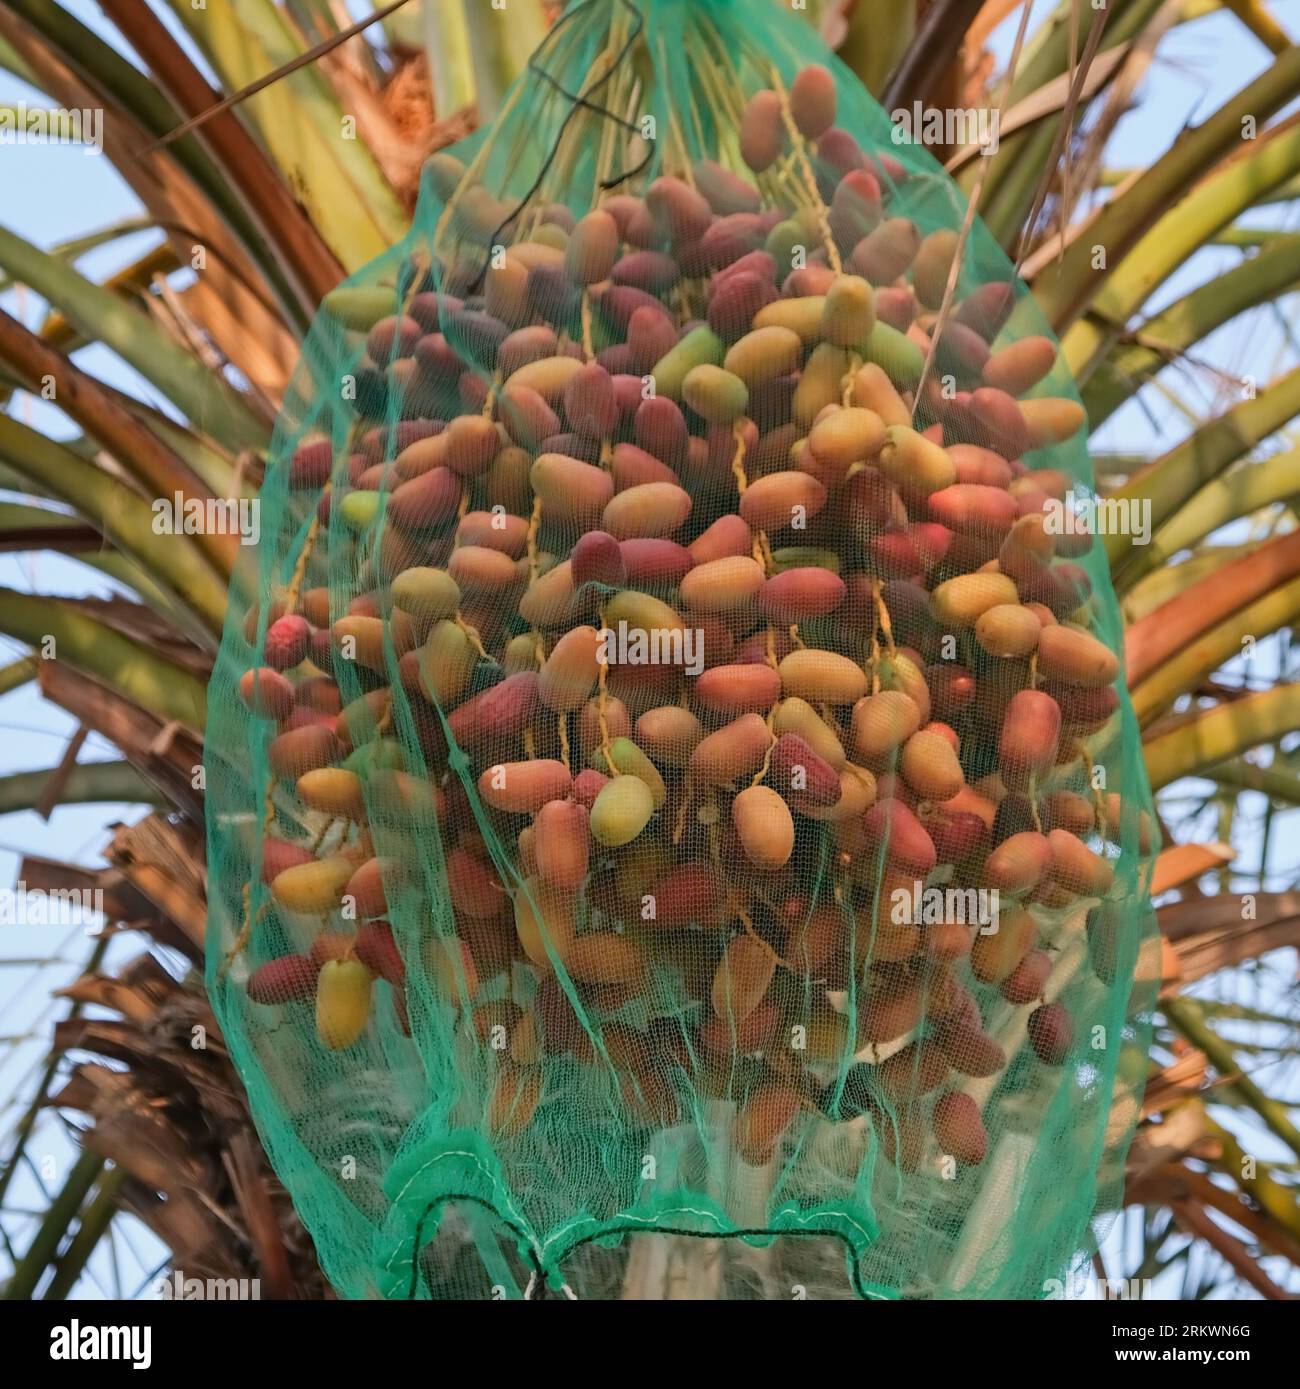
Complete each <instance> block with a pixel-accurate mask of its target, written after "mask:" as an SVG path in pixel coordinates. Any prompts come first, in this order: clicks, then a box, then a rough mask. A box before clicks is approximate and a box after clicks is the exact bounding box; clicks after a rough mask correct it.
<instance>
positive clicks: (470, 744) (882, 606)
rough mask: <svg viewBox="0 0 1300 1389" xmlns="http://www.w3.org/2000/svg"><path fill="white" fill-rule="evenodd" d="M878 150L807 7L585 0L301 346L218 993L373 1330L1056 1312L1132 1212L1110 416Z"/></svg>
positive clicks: (273, 488)
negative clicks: (1096, 481) (760, 1315)
mask: <svg viewBox="0 0 1300 1389" xmlns="http://www.w3.org/2000/svg"><path fill="white" fill-rule="evenodd" d="M892 131H893V126H892V125H891V122H890V120H889V118H888V116H887V115H886V113H885V112H884V111H883V110H882V109H881V108H880V106H879V105H878V104H877V103H875V102H874V101H873V100H872V99H871V98H870V97H869V96H868V95H867V94H866V92H865V91H864V90H863V89H862V88H861V87H860V86H859V85H857V83H856V82H855V81H854V80H853V78H852V76H851V75H850V74H849V73H848V71H847V70H846V69H844V68H843V67H842V66H840V65H839V64H838V63H836V61H835V60H834V59H833V58H832V57H831V56H830V54H829V53H828V52H827V51H826V50H825V49H824V48H823V46H822V45H821V44H820V42H819V41H818V39H817V37H816V35H815V34H814V33H813V32H812V30H811V29H810V28H808V27H807V26H806V25H805V24H803V23H802V22H801V21H800V20H799V19H798V18H797V17H796V16H794V15H793V14H790V13H784V12H783V11H782V8H781V7H779V6H776V5H764V4H759V3H743V4H742V3H741V0H693V2H692V3H685V0H636V3H628V0H586V2H585V3H580V4H577V5H575V6H573V7H572V8H571V9H570V10H569V11H568V12H566V14H565V16H564V17H563V18H562V19H561V21H560V22H559V23H558V24H557V25H556V27H555V28H554V30H553V31H552V32H551V34H550V36H549V38H548V39H547V41H546V43H545V44H544V45H543V47H542V49H541V50H539V53H538V55H537V57H536V58H535V60H534V64H533V68H532V70H530V71H529V72H528V73H527V74H526V75H525V77H524V78H523V79H522V80H521V81H520V82H519V84H518V85H517V86H516V88H515V89H514V90H513V91H512V93H511V94H510V96H509V98H508V100H507V102H506V104H505V106H504V108H503V111H502V114H501V116H500V118H499V119H498V120H497V121H496V122H495V124H494V125H493V126H492V127H491V128H490V129H488V130H486V131H485V132H482V133H480V135H478V136H477V137H475V139H474V140H472V141H470V142H468V143H467V144H466V145H464V146H461V147H458V148H457V149H456V150H454V151H452V152H448V153H443V154H440V155H438V156H435V157H434V158H433V159H432V160H431V161H430V162H429V165H428V168H427V173H426V176H425V183H424V187H423V190H422V196H421V200H420V205H419V210H418V213H417V216H416V219H415V225H414V227H413V229H412V231H411V233H410V235H409V237H408V238H407V239H406V240H405V241H404V242H403V243H402V244H401V245H399V246H397V247H395V248H394V249H393V251H392V252H391V254H389V255H388V256H386V257H384V258H382V259H381V260H379V261H377V262H375V263H374V264H372V265H370V266H369V267H367V268H366V269H365V270H364V271H362V272H360V273H359V274H358V275H357V276H355V277H354V279H353V280H352V281H350V282H349V283H348V284H347V285H346V286H344V287H342V288H340V289H339V290H338V291H336V292H335V293H333V294H331V295H330V296H329V297H328V299H327V301H326V303H325V305H324V306H323V308H322V311H321V313H320V315H319V316H318V320H317V322H316V324H315V326H314V327H313V329H312V332H311V334H310V336H309V338H308V341H307V343H306V345H305V349H304V355H303V360H302V363H301V367H300V369H299V371H298V373H297V375H296V377H295V380H294V382H293V386H292V390H291V392H290V397H289V401H288V404H287V405H286V408H285V411H284V414H283V417H282V420H281V422H280V426H279V430H278V433H277V438H276V444H275V448H274V450H273V456H272V458H271V460H270V465H269V467H268V470H267V478H266V483H265V486H264V488H263V492H262V501H261V506H262V518H261V519H262V537H263V538H262V541H261V548H260V552H259V564H258V566H257V569H258V572H257V574H256V575H255V576H250V577H249V578H248V579H247V580H246V581H245V580H239V581H237V582H236V585H235V589H236V591H235V592H233V593H232V599H231V609H230V620H229V622H228V624H227V629H226V633H225V640H224V643H223V646H222V650H221V657H220V661H219V664H218V667H217V671H216V674H215V675H214V678H213V684H212V695H213V697H212V698H211V700H210V708H211V721H210V729H209V737H208V750H207V778H208V803H209V807H210V819H209V825H210V834H209V863H210V868H209V892H210V916H209V969H208V983H209V987H210V989H211V993H212V997H213V1000H214V1003H215V1005H216V1008H217V1011H218V1014H219V1017H220V1020H221V1024H222V1027H223V1029H224V1031H225V1033H226V1037H227V1040H228V1042H229V1045H230V1047H231V1049H232V1052H233V1054H234V1056H235V1058H236V1060H237V1063H238V1065H239V1068H240V1071H241V1074H242V1075H243V1076H244V1078H245V1081H246V1083H247V1085H248V1087H249V1091H250V1094H251V1097H252V1104H253V1110H254V1113H255V1115H256V1116H257V1119H258V1122H259V1125H260V1128H261V1132H262V1134H263V1136H264V1139H265V1141H266V1144H267V1147H268V1150H269V1152H270V1154H271V1157H272V1159H273V1161H274V1163H275V1166H276V1169H277V1171H278V1172H279V1174H280V1175H281V1177H282V1179H283V1181H284V1182H285V1185H286V1186H287V1188H288V1190H289V1191H290V1193H291V1194H292V1196H293V1198H294V1200H295V1202H296V1204H297V1205H298V1208H299V1209H300V1211H301V1212H302V1215H303V1217H304V1219H305V1221H306V1223H307V1225H308V1227H309V1228H310V1229H311V1231H312V1233H313V1235H314V1237H315V1239H316V1242H317V1245H318V1248H319V1250H320V1254H321V1257H322V1260H323V1263H324V1266H325V1268H326V1270H327V1272H328V1274H329V1276H330V1278H331V1279H332V1280H333V1282H334V1283H335V1285H336V1286H337V1287H338V1289H339V1290H340V1291H341V1292H342V1293H344V1294H346V1295H351V1296H365V1295H375V1294H378V1295H382V1296H388V1297H428V1296H435V1297H455V1296H484V1297H487V1296H508V1297H512V1296H520V1295H524V1294H526V1293H528V1292H530V1291H531V1292H533V1293H534V1294H535V1293H536V1292H537V1291H538V1290H539V1289H540V1288H542V1287H544V1286H549V1287H550V1288H551V1289H558V1288H565V1287H567V1289H568V1290H570V1291H572V1292H575V1293H577V1294H578V1295H579V1296H583V1295H587V1296H615V1295H619V1294H620V1292H621V1293H622V1294H623V1295H630V1296H643V1297H645V1296H650V1297H659V1296H691V1295H693V1296H727V1297H733V1296H736V1297H738V1296H768V1297H790V1296H799V1295H801V1292H802V1291H806V1292H808V1294H809V1295H813V1296H832V1295H841V1296H850V1295H853V1294H855V1293H856V1294H859V1295H871V1296H905V1297H952V1296H960V1297H988V1296H1000V1297H1040V1296H1044V1295H1045V1294H1046V1292H1047V1290H1048V1286H1049V1280H1051V1279H1053V1278H1060V1277H1062V1276H1064V1274H1065V1273H1066V1271H1067V1270H1069V1269H1070V1268H1071V1267H1073V1266H1074V1265H1075V1264H1077V1263H1078V1262H1080V1261H1081V1260H1084V1259H1086V1258H1087V1257H1088V1255H1089V1251H1090V1250H1091V1249H1092V1248H1093V1247H1094V1244H1095V1240H1096V1238H1097V1230H1098V1228H1099V1222H1100V1221H1101V1220H1102V1219H1103V1217H1104V1215H1105V1212H1106V1211H1108V1210H1111V1209H1114V1205H1115V1201H1116V1198H1117V1195H1118V1190H1119V1184H1120V1182H1121V1181H1122V1167H1123V1154H1124V1151H1125V1148H1126V1145H1127V1140H1128V1136H1129V1132H1130V1129H1131V1125H1132V1122H1133V1120H1134V1118H1135V1117H1136V1110H1137V1097H1138V1096H1139V1095H1140V1090H1141V1085H1142V1081H1143V1078H1144V1072H1145V1040H1144V1026H1145V1015H1146V1011H1147V1009H1148V1008H1149V1005H1150V996H1149V984H1150V982H1151V971H1149V970H1139V969H1138V960H1139V954H1140V953H1143V954H1145V950H1146V947H1147V946H1148V945H1149V944H1150V942H1151V940H1152V927H1151V917H1150V911H1149V904H1148V901H1147V895H1146V893H1147V882H1148V876H1149V874H1148V869H1149V865H1150V859H1151V853H1152V848H1153V846H1152V843H1151V840H1152V839H1154V837H1155V830H1154V825H1153V823H1152V818H1151V815H1150V803H1149V802H1150V798H1149V792H1148V789H1147V785H1146V781H1145V776H1144V773H1143V769H1142V760H1141V753H1140V747H1139V743H1138V736H1137V731H1136V726H1135V722H1134V719H1133V717H1132V713H1131V710H1130V708H1129V705H1128V702H1127V700H1126V698H1125V696H1124V692H1123V683H1122V678H1121V675H1120V671H1119V662H1118V658H1117V654H1116V653H1118V652H1119V650H1120V621H1119V615H1118V611H1117V607H1116V603H1115V599H1114V595H1113V592H1112V590H1111V587H1110V583H1109V579H1108V574H1107V567H1106V561H1105V555H1104V552H1103V548H1102V546H1101V545H1100V544H1099V543H1094V541H1093V538H1092V537H1091V536H1090V535H1089V534H1088V533H1087V531H1086V528H1085V527H1084V526H1083V525H1081V524H1080V523H1078V522H1077V521H1076V511H1077V507H1076V503H1086V502H1087V501H1088V500H1089V499H1091V498H1092V496H1093V493H1092V491H1091V470H1090V463H1089V459H1088V455H1087V450H1086V439H1085V435H1084V433H1083V428H1082V427H1083V411H1082V408H1081V407H1080V405H1079V403H1078V399H1077V396H1076V394H1075V393H1074V390H1073V386H1072V383H1071V382H1070V380H1069V376H1068V372H1067V371H1066V369H1065V367H1064V366H1063V365H1062V364H1061V363H1060V361H1059V359H1058V357H1057V351H1056V345H1055V343H1054V342H1053V341H1052V340H1051V339H1050V338H1049V337H1047V336H1045V330H1044V327H1043V325H1042V323H1041V321H1040V320H1039V317H1038V315H1037V313H1036V311H1035V309H1034V306H1033V304H1032V302H1031V301H1030V299H1029V298H1028V297H1027V295H1026V294H1025V292H1024V287H1023V286H1022V285H1020V284H1019V283H1017V282H1015V280H1014V276H1013V275H1012V272H1011V268H1010V266H1009V265H1008V263H1007V261H1006V259H1005V258H1004V256H1003V255H1002V253H1001V252H1000V251H999V250H998V248H997V247H996V246H995V245H994V244H993V242H992V240H991V238H990V237H989V236H988V235H987V233H986V232H985V231H984V230H983V229H982V227H981V226H980V225H979V224H978V223H976V224H975V225H974V226H973V228H972V229H971V232H970V235H969V240H968V241H966V242H965V244H964V247H962V250H961V255H960V261H959V264H960V273H959V275H958V276H957V278H956V282H955V288H954V290H953V292H951V293H950V294H948V295H947V298H948V300H949V302H948V303H947V305H946V306H945V302H944V301H945V294H946V291H947V290H948V288H949V285H948V281H949V277H950V270H951V267H952V266H953V264H954V262H955V260H956V259H957V251H958V248H959V240H960V229H961V227H962V225H963V220H964V205H963V202H962V199H961V196H960V194H959V193H958V191H957V189H956V187H955V186H954V184H953V183H952V182H951V180H950V179H948V178H947V176H945V175H944V174H943V173H942V172H941V171H940V170H939V168H938V166H937V165H936V164H935V163H934V161H933V160H932V159H931V158H930V156H929V155H927V154H926V153H925V152H924V151H922V150H920V149H918V148H914V147H911V146H908V145H906V144H898V143H896V142H895V140H894V139H893V138H892ZM936 326H937V327H938V331H937V335H936V331H935V330H936ZM936 336H937V343H933V342H932V340H933V339H934V338H935V337H936ZM1135 973H1136V974H1138V975H1139V976H1140V977H1142V978H1143V979H1144V982H1143V983H1141V984H1140V985H1139V987H1138V988H1136V989H1135V987H1134V978H1135ZM727 1236H731V1237H733V1238H723V1237H727Z"/></svg>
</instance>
